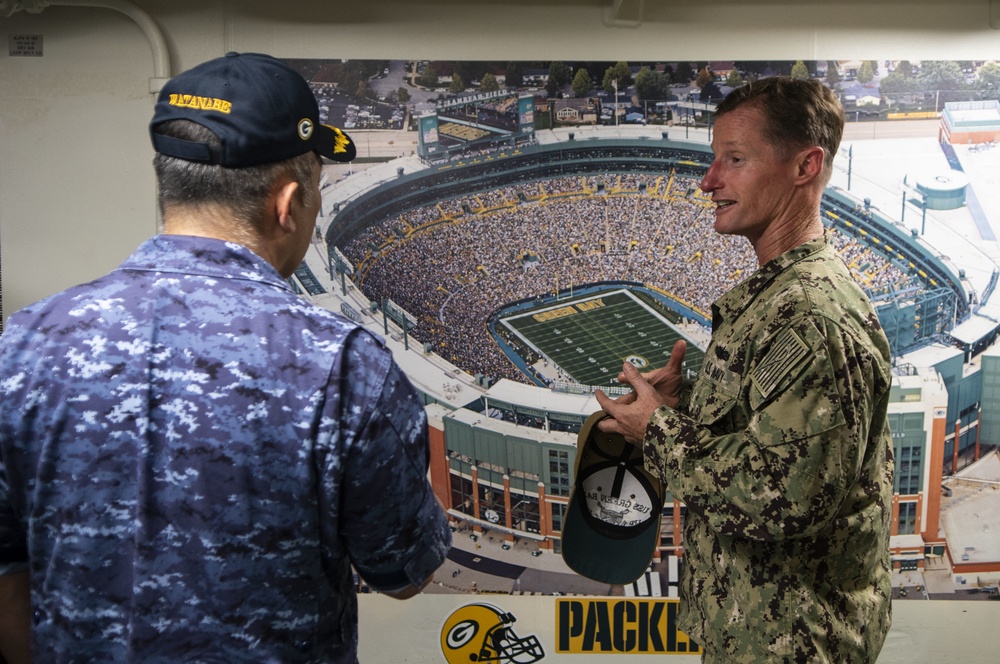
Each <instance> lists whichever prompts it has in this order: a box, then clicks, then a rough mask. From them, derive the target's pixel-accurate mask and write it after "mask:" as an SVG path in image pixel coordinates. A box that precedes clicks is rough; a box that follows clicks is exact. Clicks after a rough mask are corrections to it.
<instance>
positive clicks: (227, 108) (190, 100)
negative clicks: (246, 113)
mask: <svg viewBox="0 0 1000 664" xmlns="http://www.w3.org/2000/svg"><path fill="white" fill-rule="evenodd" d="M168 103H169V104H170V105H171V106H178V107H180V108H193V109H195V110H198V111H218V112H219V113H226V114H228V113H230V112H232V110H233V103H232V102H230V101H226V100H225V99H216V98H215V97H199V96H198V95H182V94H176V93H174V94H171V95H170V99H169V101H168Z"/></svg>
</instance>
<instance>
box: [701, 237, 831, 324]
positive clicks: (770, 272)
mask: <svg viewBox="0 0 1000 664" xmlns="http://www.w3.org/2000/svg"><path fill="white" fill-rule="evenodd" d="M829 243H830V231H829V229H825V230H824V231H823V235H821V236H820V237H818V238H815V239H813V240H809V241H808V242H804V243H802V244H800V245H799V246H797V247H795V248H794V249H790V250H788V251H786V252H785V253H783V254H781V255H780V256H778V257H776V258H773V259H771V260H770V261H768V262H767V263H765V264H764V265H762V266H760V268H758V269H757V271H756V272H754V273H753V274H752V275H750V276H749V277H748V278H747V280H746V281H744V282H743V283H741V284H739V285H738V286H736V287H735V288H733V289H732V290H730V291H729V292H728V293H726V294H725V295H723V296H722V297H720V298H719V299H718V300H716V301H715V302H713V303H712V329H713V330H715V329H716V328H718V327H719V325H720V324H721V323H722V322H723V321H726V320H733V319H735V318H737V317H738V316H739V315H740V314H742V313H743V312H744V311H746V309H747V307H749V306H750V305H751V304H752V303H753V301H754V300H756V299H757V296H758V295H760V294H761V292H762V291H763V290H764V289H765V288H766V287H767V286H768V285H769V284H770V283H771V282H772V281H774V279H775V278H776V277H777V276H778V275H779V274H781V273H782V272H784V271H785V270H787V269H788V268H790V267H791V266H792V265H794V264H795V263H798V262H799V261H801V260H803V259H805V258H808V257H809V256H812V255H813V254H815V253H817V252H819V251H822V250H823V249H825V248H826V247H827V246H828V244H829Z"/></svg>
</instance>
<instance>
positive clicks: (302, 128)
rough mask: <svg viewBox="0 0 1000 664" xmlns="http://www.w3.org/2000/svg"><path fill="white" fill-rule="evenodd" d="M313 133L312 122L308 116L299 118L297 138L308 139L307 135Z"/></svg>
mask: <svg viewBox="0 0 1000 664" xmlns="http://www.w3.org/2000/svg"><path fill="white" fill-rule="evenodd" d="M312 133H313V123H312V120H310V119H309V118H302V119H301V120H299V138H301V139H302V140H303V141H308V140H309V137H310V136H312Z"/></svg>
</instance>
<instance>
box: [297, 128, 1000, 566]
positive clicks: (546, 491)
mask: <svg viewBox="0 0 1000 664" xmlns="http://www.w3.org/2000/svg"><path fill="white" fill-rule="evenodd" d="M521 110H522V111H523V110H524V109H521ZM463 112H467V111H463ZM421 127H422V129H421V131H425V130H426V129H427V128H429V127H430V123H428V124H427V125H426V127H425V126H424V125H423V124H421ZM515 133H516V132H515ZM430 135H431V136H432V137H433V136H434V135H435V134H433V133H431V134H430ZM431 154H432V153H431ZM710 161H711V153H710V151H709V150H708V148H707V146H705V145H703V144H699V143H688V142H683V141H673V140H670V139H669V138H668V137H667V133H666V132H659V131H651V130H644V131H643V132H642V133H641V134H638V133H637V134H636V135H634V136H633V137H627V136H623V135H622V133H621V132H614V133H613V134H612V137H611V138H603V137H597V136H596V135H595V136H592V137H587V138H585V139H584V140H580V139H578V138H575V137H574V136H573V134H570V135H569V139H568V140H565V139H564V140H553V141H551V142H549V143H543V142H537V141H535V140H531V141H523V142H522V141H520V140H517V138H516V137H514V138H510V140H509V142H508V143H507V144H505V146H504V147H502V148H501V149H499V150H497V151H495V152H492V153H490V154H489V155H488V156H486V157H483V156H481V155H479V156H469V157H467V158H459V159H456V158H455V157H454V156H452V157H451V158H449V159H443V160H439V161H438V162H436V163H435V162H433V161H431V160H423V161H421V162H415V161H412V160H411V161H408V162H406V164H405V166H398V165H394V166H392V167H391V168H389V167H387V168H386V169H385V171H384V173H385V174H384V176H383V177H382V178H381V179H380V180H379V181H378V182H377V183H374V184H373V183H371V182H366V184H365V185H364V187H363V188H358V189H352V188H351V187H338V188H337V190H338V191H340V192H346V193H340V194H337V196H340V198H336V197H335V196H328V197H327V198H326V199H325V202H324V211H323V213H322V214H323V217H322V218H321V223H322V225H323V229H322V231H323V238H324V240H325V245H326V247H327V248H328V251H330V252H332V251H333V249H334V248H338V253H339V248H343V247H345V246H346V245H347V244H348V243H349V242H350V241H351V240H352V239H353V238H355V237H356V236H358V235H359V234H360V233H362V232H363V231H364V230H365V229H367V228H369V227H371V226H373V225H376V224H379V223H380V222H383V221H384V220H385V219H394V218H398V217H400V215H402V214H403V213H405V212H406V211H407V210H411V209H415V208H420V207H424V206H428V205H432V206H433V205H435V204H437V203H438V202H443V201H448V200H451V199H455V198H458V197H461V196H467V195H469V194H472V193H476V192H488V191H491V190H494V189H496V188H499V187H503V186H508V185H510V184H511V183H517V182H524V181H543V180H545V179H546V178H554V177H560V178H564V177H585V176H587V175H588V174H593V173H597V172H601V173H607V172H619V173H634V174H640V175H641V174H644V173H663V172H670V173H674V174H683V175H686V176H690V177H694V178H700V177H701V175H702V174H703V173H704V172H705V170H706V169H707V167H708V165H709V163H710ZM606 193H607V192H589V193H588V195H602V194H606ZM644 193H645V192H644V191H641V190H640V191H637V192H635V195H637V196H641V195H643V194H644ZM689 193H690V195H692V196H697V195H698V194H699V192H689ZM530 202H531V201H527V200H521V201H518V202H517V204H523V203H530ZM476 212H477V211H476V210H473V209H466V210H465V213H466V214H469V215H470V216H471V215H474V214H476ZM823 221H824V223H825V224H826V225H827V226H828V227H830V228H833V229H836V230H837V231H838V232H839V233H840V234H842V235H843V236H845V237H847V238H850V239H851V240H852V241H853V242H854V243H855V244H856V245H858V246H860V247H861V248H862V249H863V255H867V256H878V257H880V258H881V259H883V260H884V261H887V262H888V263H890V264H892V265H893V266H895V267H896V268H897V269H899V270H902V271H903V272H905V273H906V274H907V275H910V276H911V277H912V280H911V281H910V282H909V283H910V285H909V286H908V287H906V288H903V289H899V288H896V287H894V286H892V285H889V286H876V285H874V284H868V285H867V286H866V288H867V290H868V292H869V294H870V295H871V297H872V300H873V301H874V302H875V304H876V306H877V309H878V314H879V318H880V320H881V322H882V324H883V326H884V328H885V329H886V332H887V335H888V336H889V339H890V343H891V345H892V349H893V353H894V357H895V359H894V365H895V366H894V373H895V378H894V383H893V388H892V397H891V401H892V403H891V404H890V426H891V428H892V431H893V446H894V452H895V457H896V468H897V472H896V480H895V496H894V502H893V526H892V540H891V546H892V549H893V561H894V566H895V567H896V568H897V569H920V568H922V567H923V566H924V565H925V563H926V561H928V560H948V561H950V562H951V564H952V565H959V566H960V565H961V563H962V561H961V560H960V556H959V555H958V553H956V552H955V551H951V550H949V544H948V541H947V538H946V537H945V535H944V531H943V529H942V527H941V518H940V514H941V506H942V499H943V495H944V493H943V492H945V491H947V489H946V488H945V487H944V484H945V483H946V481H947V478H948V477H949V476H950V475H953V474H954V473H956V472H957V471H958V470H959V469H961V468H963V467H965V466H967V465H969V464H971V463H973V462H975V461H976V460H978V459H980V458H981V457H983V456H985V455H986V454H987V452H989V451H990V450H991V449H992V448H994V447H996V445H997V443H998V442H1000V355H991V354H989V353H987V354H986V355H985V356H984V357H983V358H982V362H981V363H979V364H977V365H976V366H973V365H972V364H971V363H970V360H971V359H972V358H974V357H976V356H978V355H980V354H982V353H983V351H984V350H986V349H987V348H989V346H990V345H991V344H992V342H993V341H994V340H995V339H996V334H997V329H996V326H992V327H987V328H986V329H981V330H979V331H978V332H977V334H976V335H974V338H971V339H970V338H964V339H960V338H955V337H953V336H952V334H951V333H952V331H953V330H954V328H955V327H956V325H958V324H960V323H962V322H963V321H968V320H969V319H970V317H971V316H972V315H973V314H974V313H975V310H976V306H975V305H974V303H973V300H974V298H972V297H970V296H969V295H968V294H967V290H966V288H965V287H964V286H963V275H962V274H961V270H958V269H956V268H955V267H954V266H952V265H950V264H948V263H947V261H946V260H943V259H942V258H940V257H939V256H938V254H937V252H935V251H934V250H933V249H932V248H931V247H929V246H927V245H926V244H925V243H924V242H923V240H922V239H921V238H920V237H918V236H917V234H916V233H911V232H907V231H906V230H905V228H904V227H903V226H902V224H899V223H898V222H895V221H894V220H892V219H890V218H888V217H886V216H885V215H883V214H882V213H881V212H880V211H878V210H875V209H873V208H871V207H870V206H869V205H868V204H867V203H866V202H865V201H859V200H856V199H855V198H854V197H853V196H851V195H850V194H849V193H847V192H845V191H842V190H838V189H836V188H830V189H829V190H828V192H827V194H826V196H825V198H824V202H823ZM410 231H412V229H410ZM407 232H409V231H406V230H402V231H401V235H403V234H405V233H407ZM392 241H393V240H392V238H390V239H389V240H388V241H387V242H388V245H391V242H392ZM391 248H392V247H391V246H385V247H382V248H381V249H382V251H383V252H385V254H386V255H389V253H391ZM318 253H319V252H317V255H318ZM332 256H333V254H332V253H329V254H328V255H327V257H325V260H324V259H322V258H317V257H316V256H314V255H313V253H312V252H311V253H310V255H309V257H308V259H307V262H306V263H305V264H304V268H305V271H304V272H303V274H305V273H306V272H308V273H309V274H310V276H309V277H307V278H306V281H309V280H310V279H312V280H313V281H315V282H317V283H316V284H306V283H301V281H302V279H301V275H300V274H298V273H297V274H296V277H295V279H297V280H299V281H300V283H299V284H297V285H298V286H300V287H301V290H302V291H303V294H304V295H306V296H307V297H310V298H311V299H313V300H314V301H316V302H319V303H322V304H324V306H329V307H339V308H340V310H343V308H344V307H347V308H348V309H349V310H350V312H352V314H353V315H355V316H356V317H357V320H359V321H361V322H363V323H365V324H366V325H369V326H371V327H372V328H374V329H376V331H378V332H380V333H383V334H384V335H385V336H386V337H387V339H389V340H390V343H392V342H393V341H394V340H395V341H396V342H398V341H401V340H404V338H405V337H406V335H407V333H411V334H412V333H413V332H409V330H408V329H407V328H406V327H405V325H404V326H402V327H401V326H400V325H399V324H397V323H396V322H393V320H392V319H391V318H388V317H386V316H385V315H384V313H380V310H379V303H378V302H372V301H370V300H369V299H368V298H367V297H366V296H365V295H364V294H363V293H362V292H361V289H360V288H358V287H357V286H356V285H354V284H350V282H349V281H348V282H344V281H343V280H344V274H343V273H344V272H345V270H346V269H347V268H346V267H344V261H342V260H339V259H338V260H334V259H333V258H332ZM860 260H862V261H863V260H864V259H863V258H862V259H860ZM857 262H858V261H857V260H855V263H857ZM856 267H857V268H859V269H864V267H865V266H864V265H863V264H859V265H856ZM310 268H311V269H310ZM315 275H321V276H320V277H319V278H317V277H316V276H315ZM322 282H326V284H327V287H326V288H324V286H323V283H322ZM348 284H350V285H348ZM567 285H568V284H567ZM988 296H989V293H985V294H984V295H983V296H982V297H984V298H985V297H988ZM979 304H981V302H980V303H979ZM695 314H697V312H695ZM695 322H696V321H695ZM702 322H705V321H702ZM484 324H485V322H484ZM397 358H398V360H399V361H400V364H401V365H402V366H403V368H404V370H406V371H407V374H408V375H409V376H410V377H411V379H412V380H413V382H414V384H415V385H416V386H417V388H418V389H419V390H420V392H421V393H422V395H423V398H424V400H425V403H426V405H427V412H428V416H429V421H430V427H431V479H432V483H433V486H434V488H435V492H436V494H437V496H438V498H439V500H440V501H441V502H442V504H443V505H444V506H445V508H446V510H447V511H448V513H449V515H450V516H451V518H452V519H453V520H454V521H455V522H456V523H459V522H464V524H466V525H470V526H471V528H472V530H473V532H474V533H478V534H482V533H484V532H487V531H489V532H493V533H496V534H498V535H499V536H501V537H503V538H504V539H505V540H507V541H508V542H509V543H510V544H511V545H513V544H514V543H521V544H524V543H525V542H527V543H528V545H530V546H532V547H537V551H538V552H539V553H540V552H542V551H550V552H558V550H559V545H560V531H561V525H562V522H563V519H564V515H565V510H566V505H567V501H568V497H569V490H570V487H571V485H572V481H573V468H574V465H575V458H576V457H575V443H576V430H577V429H578V428H579V426H580V424H581V423H582V422H583V421H584V419H586V417H587V415H588V414H589V413H591V412H593V411H594V410H597V409H598V405H597V402H596V399H595V398H594V397H593V395H592V390H591V389H589V388H587V387H586V386H574V385H573V384H572V383H569V384H558V385H557V386H555V387H538V386H532V385H526V384H521V383H516V382H512V381H509V380H506V379H499V380H498V379H496V378H495V377H492V376H489V375H484V374H481V373H479V374H475V375H473V374H470V373H468V372H466V371H465V370H464V369H463V368H462V367H460V366H456V365H455V364H453V363H452V362H451V361H450V360H449V359H446V358H444V357H441V356H440V355H438V354H437V353H435V352H434V348H433V347H432V346H430V345H427V344H425V345H423V346H422V348H421V347H420V344H414V345H413V347H410V348H409V350H407V351H405V352H402V353H397ZM553 385H556V384H553ZM683 515H684V507H683V505H682V504H680V503H678V502H676V501H668V504H667V509H665V511H664V514H663V522H662V528H661V543H660V554H661V555H662V556H663V557H666V556H668V555H680V554H682V552H683V545H684V543H683V541H682V539H681V535H680V525H681V522H682V519H683ZM956 569H957V568H956ZM976 569H977V570H979V571H980V572H982V573H990V574H992V573H1000V560H997V561H985V562H983V563H982V564H980V566H979V567H977V568H976Z"/></svg>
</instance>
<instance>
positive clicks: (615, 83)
mask: <svg viewBox="0 0 1000 664" xmlns="http://www.w3.org/2000/svg"><path fill="white" fill-rule="evenodd" d="M611 84H612V85H613V86H614V88H615V126H616V127H617V126H618V79H617V78H613V79H611Z"/></svg>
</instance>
